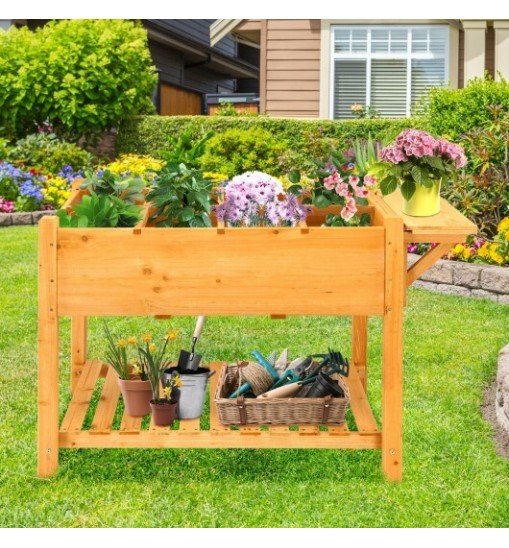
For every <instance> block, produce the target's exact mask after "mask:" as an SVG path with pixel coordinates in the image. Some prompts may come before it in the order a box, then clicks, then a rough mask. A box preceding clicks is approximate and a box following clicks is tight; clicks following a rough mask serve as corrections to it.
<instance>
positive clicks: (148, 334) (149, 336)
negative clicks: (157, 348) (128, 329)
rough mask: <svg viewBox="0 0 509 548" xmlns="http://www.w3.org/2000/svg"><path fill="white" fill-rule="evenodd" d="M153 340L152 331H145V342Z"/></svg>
mask: <svg viewBox="0 0 509 548" xmlns="http://www.w3.org/2000/svg"><path fill="white" fill-rule="evenodd" d="M151 340H152V335H151V334H150V333H145V334H144V335H143V341H144V342H150V341H151Z"/></svg>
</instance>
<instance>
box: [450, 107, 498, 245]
mask: <svg viewBox="0 0 509 548" xmlns="http://www.w3.org/2000/svg"><path fill="white" fill-rule="evenodd" d="M489 112H490V116H491V119H490V120H489V121H488V122H487V123H486V124H485V126H486V127H484V128H475V129H472V130H471V131H469V132H467V133H466V134H465V135H464V137H463V139H462V141H461V143H462V145H463V146H464V147H465V152H466V153H467V155H468V157H469V164H468V165H469V168H470V169H469V170H468V171H466V172H465V173H463V174H462V175H461V176H460V177H459V178H457V179H456V180H452V181H448V182H446V183H445V184H444V188H443V195H444V197H445V198H447V199H448V200H449V201H450V202H451V203H452V204H453V205H454V206H455V207H457V208H458V209H459V210H460V211H461V212H462V213H464V214H465V215H466V216H467V217H469V218H470V219H471V220H472V221H473V222H475V223H476V225H477V227H478V228H479V231H480V232H481V233H482V234H484V235H486V236H488V237H492V236H494V235H495V234H496V232H497V226H498V225H499V223H500V221H501V220H502V218H503V217H506V216H508V215H509V146H508V145H509V114H508V113H505V112H503V109H502V108H499V107H497V108H491V109H490V110H489Z"/></svg>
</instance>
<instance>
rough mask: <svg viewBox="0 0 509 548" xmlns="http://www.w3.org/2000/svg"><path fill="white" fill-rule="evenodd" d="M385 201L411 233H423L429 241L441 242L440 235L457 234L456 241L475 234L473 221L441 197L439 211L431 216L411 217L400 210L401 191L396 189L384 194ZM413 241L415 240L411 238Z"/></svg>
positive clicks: (401, 203)
mask: <svg viewBox="0 0 509 548" xmlns="http://www.w3.org/2000/svg"><path fill="white" fill-rule="evenodd" d="M384 201H385V203H386V204H387V205H388V206H389V207H390V208H391V209H392V211H393V212H394V213H395V214H396V215H397V216H398V217H400V218H401V219H403V223H404V225H405V228H406V229H407V230H408V231H409V232H411V233H412V235H415V236H419V235H425V236H426V237H428V238H430V239H429V240H427V241H429V242H443V241H445V240H444V239H443V238H442V237H443V236H445V237H451V236H457V237H458V241H459V240H461V238H462V237H463V238H466V237H467V236H468V235H469V234H477V227H476V226H475V224H474V223H472V222H471V221H469V220H468V219H467V218H466V217H464V216H463V215H462V214H461V213H460V212H459V211H458V210H457V209H455V208H454V207H453V206H452V205H451V204H449V203H448V202H447V201H446V200H444V199H443V198H442V199H441V200H440V213H438V214H437V215H432V216H431V217H411V216H410V215H405V214H404V213H403V212H402V207H403V197H402V196H401V192H399V191H396V192H393V193H392V194H389V196H385V198H384ZM412 241H415V240H412Z"/></svg>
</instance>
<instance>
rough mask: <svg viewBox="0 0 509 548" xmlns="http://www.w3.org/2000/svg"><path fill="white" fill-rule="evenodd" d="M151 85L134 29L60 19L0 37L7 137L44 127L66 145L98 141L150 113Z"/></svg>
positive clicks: (1, 120)
mask: <svg viewBox="0 0 509 548" xmlns="http://www.w3.org/2000/svg"><path fill="white" fill-rule="evenodd" d="M156 83H157V77H156V75H155V73H154V67H153V64H152V59H151V55H150V51H149V49H148V45H147V33H146V31H145V30H144V29H143V28H142V26H141V23H139V22H133V21H128V20H121V19H70V20H66V19H62V20H58V21H51V22H49V23H47V24H46V25H44V26H43V27H41V28H38V29H36V30H35V31H31V30H29V29H28V28H26V27H23V28H20V29H17V28H15V27H11V28H10V29H9V30H8V31H7V32H1V33H0V125H1V126H3V127H4V128H5V131H6V133H7V135H8V136H11V137H15V136H18V137H19V136H22V135H26V134H27V133H30V132H32V131H33V130H34V129H35V127H36V126H40V125H42V123H43V122H45V121H49V122H50V123H51V124H52V125H53V127H54V129H55V131H56V133H58V134H59V135H62V136H64V137H69V138H71V139H73V140H76V139H78V138H79V137H81V136H83V135H85V136H91V135H98V134H100V133H102V132H103V131H104V130H107V129H110V128H112V127H114V126H116V125H117V124H118V123H119V122H120V121H121V120H122V119H123V118H125V117H126V116H129V115H131V114H148V113H152V112H153V111H154V107H153V105H152V102H151V99H150V97H151V93H152V92H153V90H154V88H155V85H156ZM34 124H35V125H34Z"/></svg>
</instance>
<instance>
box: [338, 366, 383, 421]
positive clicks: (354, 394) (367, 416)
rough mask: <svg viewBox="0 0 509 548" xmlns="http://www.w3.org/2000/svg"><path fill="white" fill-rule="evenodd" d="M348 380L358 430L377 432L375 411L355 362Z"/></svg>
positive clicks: (351, 404)
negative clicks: (372, 409) (370, 403)
mask: <svg viewBox="0 0 509 548" xmlns="http://www.w3.org/2000/svg"><path fill="white" fill-rule="evenodd" d="M346 382H347V384H348V389H349V390H350V408H351V410H352V413H353V416H354V420H355V424H356V425H357V431H358V432H376V431H377V430H378V427H377V425H376V420H375V417H374V415H373V411H371V407H370V405H369V401H368V398H367V396H366V392H364V388H363V386H362V382H361V379H360V377H359V373H358V372H357V368H356V367H354V366H353V364H352V365H351V366H350V373H349V376H348V378H347V379H346Z"/></svg>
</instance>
